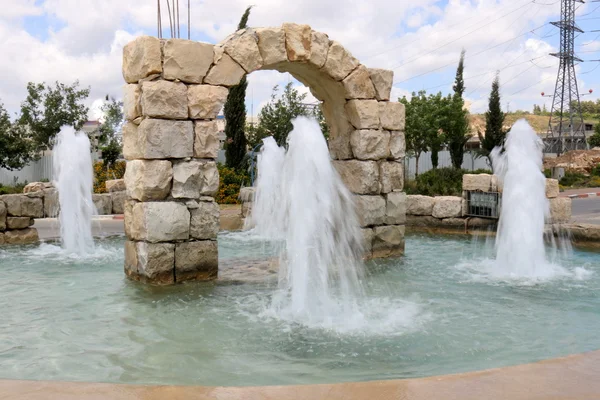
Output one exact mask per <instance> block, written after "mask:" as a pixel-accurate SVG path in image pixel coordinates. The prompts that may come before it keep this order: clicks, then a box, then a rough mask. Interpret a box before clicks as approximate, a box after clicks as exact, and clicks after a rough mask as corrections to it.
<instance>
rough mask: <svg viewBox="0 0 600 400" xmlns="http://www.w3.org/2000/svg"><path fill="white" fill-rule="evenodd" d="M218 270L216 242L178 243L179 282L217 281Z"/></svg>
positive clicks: (177, 265)
mask: <svg viewBox="0 0 600 400" xmlns="http://www.w3.org/2000/svg"><path fill="white" fill-rule="evenodd" d="M218 268H219V250H218V247H217V242H216V241H213V240H203V241H200V242H184V243H177V245H176V247H175V279H176V280H177V282H184V281H189V280H199V281H201V280H210V279H215V278H216V277H217V274H218Z"/></svg>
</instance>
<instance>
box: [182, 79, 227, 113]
mask: <svg viewBox="0 0 600 400" xmlns="http://www.w3.org/2000/svg"><path fill="white" fill-rule="evenodd" d="M228 94H229V90H228V89H227V88H224V87H222V86H212V85H191V86H190V87H189V88H188V108H189V115H190V118H192V119H215V118H217V114H218V113H219V111H221V108H222V107H223V104H225V100H227V95H228Z"/></svg>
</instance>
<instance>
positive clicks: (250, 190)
mask: <svg viewBox="0 0 600 400" xmlns="http://www.w3.org/2000/svg"><path fill="white" fill-rule="evenodd" d="M255 192H256V190H255V188H254V187H252V186H249V187H243V188H241V189H240V195H239V196H238V199H240V201H241V202H242V203H251V202H253V201H254V194H255Z"/></svg>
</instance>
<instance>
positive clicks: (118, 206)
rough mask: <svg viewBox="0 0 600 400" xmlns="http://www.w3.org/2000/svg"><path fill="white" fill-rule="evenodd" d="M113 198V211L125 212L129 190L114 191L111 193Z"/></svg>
mask: <svg viewBox="0 0 600 400" xmlns="http://www.w3.org/2000/svg"><path fill="white" fill-rule="evenodd" d="M110 196H111V198H112V213H113V214H123V213H124V212H125V200H126V199H127V191H125V190H123V191H122V192H112V193H111V194H110Z"/></svg>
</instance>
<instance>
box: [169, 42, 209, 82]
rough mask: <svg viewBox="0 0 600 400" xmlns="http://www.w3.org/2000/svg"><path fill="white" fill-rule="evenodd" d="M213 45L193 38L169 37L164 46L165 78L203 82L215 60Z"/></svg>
mask: <svg viewBox="0 0 600 400" xmlns="http://www.w3.org/2000/svg"><path fill="white" fill-rule="evenodd" d="M213 47H214V46H213V45H212V44H208V43H201V42H196V41H193V40H185V39H167V40H166V41H165V43H164V47H163V53H164V64H163V69H164V71H163V78H165V79H169V80H176V79H177V80H180V81H182V82H186V83H202V78H204V77H205V76H206V73H207V72H208V69H209V68H210V66H211V64H212V62H213V56H214V54H213V53H214V51H213Z"/></svg>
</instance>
